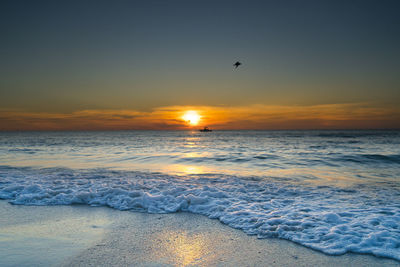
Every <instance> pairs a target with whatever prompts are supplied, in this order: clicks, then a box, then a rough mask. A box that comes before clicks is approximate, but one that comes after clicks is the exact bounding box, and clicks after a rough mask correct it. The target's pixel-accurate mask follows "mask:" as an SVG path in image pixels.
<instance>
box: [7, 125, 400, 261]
mask: <svg viewBox="0 0 400 267" xmlns="http://www.w3.org/2000/svg"><path fill="white" fill-rule="evenodd" d="M0 199H5V200H7V201H9V202H10V203H13V204H19V205H72V204H86V205H90V206H108V207H111V208H115V209H119V210H129V211H140V212H149V213H173V212H179V211H187V212H192V213H197V214H203V215H205V216H208V217H210V218H214V219H218V220H220V221H221V222H223V223H225V224H227V225H229V226H231V227H234V228H237V229H241V230H242V231H244V232H246V233H247V234H250V235H257V236H258V237H259V238H283V239H288V240H291V241H293V242H296V243H299V244H302V245H304V246H307V247H310V248H313V249H316V250H319V251H322V252H324V253H327V254H333V255H339V254H343V253H346V252H358V253H368V254H373V255H376V256H383V257H389V258H393V259H397V260H400V132H399V131H215V132H210V133H200V132H198V131H120V132H118V131H115V132H2V133H0Z"/></svg>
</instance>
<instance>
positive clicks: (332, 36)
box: [0, 0, 400, 129]
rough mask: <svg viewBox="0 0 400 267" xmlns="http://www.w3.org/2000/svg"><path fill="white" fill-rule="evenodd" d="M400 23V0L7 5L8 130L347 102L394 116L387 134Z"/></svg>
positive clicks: (397, 83) (2, 20) (2, 27)
mask: <svg viewBox="0 0 400 267" xmlns="http://www.w3.org/2000/svg"><path fill="white" fill-rule="evenodd" d="M399 14H400V1H385V0H384V1H378V0H376V1H324V0H319V1H40V0H38V1H19V0H14V1H8V0H3V1H1V2H0V36H1V42H0V58H1V60H0V110H1V111H2V112H3V115H1V114H0V121H1V120H2V119H1V118H3V122H4V123H8V124H10V125H11V124H12V120H13V119H12V118H11V117H7V116H9V115H7V114H10V112H11V111H12V112H24V114H25V115H26V116H28V115H27V114H28V113H41V114H72V113H74V112H80V111H82V110H97V111H99V110H130V111H135V112H154V110H156V109H159V108H160V107H169V106H182V107H183V106H190V107H192V108H193V107H194V109H195V107H196V106H210V107H229V108H235V107H251V106H254V105H263V106H284V107H310V106H318V105H349V104H350V105H361V106H363V107H366V108H367V109H376V108H380V109H382V108H388V110H387V111H386V113H385V112H383V113H382V114H386V115H382V116H384V117H385V116H386V117H387V116H392V117H393V118H394V120H393V122H389V123H386V124H385V125H386V126H384V128H391V127H390V125H392V126H393V128H398V127H400V125H399V123H396V120H397V118H398V117H397V116H398V115H399V113H398V110H397V109H396V107H398V106H400V49H399V47H400V15H399ZM236 60H239V61H241V62H243V65H242V66H241V67H240V68H239V69H237V70H234V69H233V66H232V64H233V63H234V62H235V61H236ZM4 112H6V113H4ZM366 115H368V114H367V113H366ZM399 118H400V117H399ZM291 119H293V118H291ZM294 119H295V118H294ZM375 119H376V118H375ZM377 120H379V118H378V119H377ZM4 123H3V124H4ZM266 123H267V122H266ZM250 125H251V124H250ZM18 127H20V128H21V127H22V126H18ZM18 127H16V128H15V127H14V128H15V129H19V128H18ZM249 127H250V128H251V126H249ZM310 127H311V128H312V126H310ZM338 127H340V126H339V125H338ZM371 127H372V126H371ZM377 127H378V126H377ZM8 128H9V129H14V128H13V127H8ZM8 128H7V127H5V126H4V125H3V127H2V128H1V127H0V129H8ZM22 128H23V127H22ZM22 128H21V129H22ZM261 128H262V127H261ZM317 128H318V127H317ZM367 128H368V127H367ZM372 128H373V127H372Z"/></svg>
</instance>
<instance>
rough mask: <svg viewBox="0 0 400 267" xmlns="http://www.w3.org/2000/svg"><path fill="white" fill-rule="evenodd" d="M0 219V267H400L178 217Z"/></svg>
mask: <svg viewBox="0 0 400 267" xmlns="http://www.w3.org/2000/svg"><path fill="white" fill-rule="evenodd" d="M0 215H1V218H2V219H0V237H1V242H0V265H1V266H17V265H18V266H28V265H29V266H38V265H47V266H48V265H52V266H126V265H135V266H160V265H162V266H188V265H189V266H312V265H314V266H382V265H385V266H400V262H398V261H396V260H392V259H387V258H380V257H375V256H372V255H365V254H354V253H346V254H344V255H341V256H329V255H326V254H323V253H322V252H318V251H315V250H312V249H309V248H306V247H304V246H302V245H298V244H295V243H294V242H291V241H287V240H282V239H274V238H271V239H257V237H256V236H248V235H246V234H245V233H244V232H242V231H240V230H237V229H233V228H231V227H229V226H227V225H224V224H222V223H221V222H219V221H218V220H213V219H210V218H208V217H205V216H202V215H197V214H192V213H185V212H179V213H169V214H149V213H138V212H130V211H119V210H114V209H111V208H107V207H89V206H85V205H82V206H81V205H73V206H16V205H11V204H9V203H8V202H7V201H5V200H2V201H0ZM10 230H12V231H10ZM11 263H12V264H11Z"/></svg>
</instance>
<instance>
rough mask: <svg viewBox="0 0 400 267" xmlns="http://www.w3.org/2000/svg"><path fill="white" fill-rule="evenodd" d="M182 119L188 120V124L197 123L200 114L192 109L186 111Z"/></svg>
mask: <svg viewBox="0 0 400 267" xmlns="http://www.w3.org/2000/svg"><path fill="white" fill-rule="evenodd" d="M182 119H183V120H184V121H186V122H188V123H189V124H190V125H197V124H198V123H199V121H200V119H201V116H200V115H199V114H198V113H197V112H196V111H194V110H189V111H186V112H185V114H184V115H183V116H182Z"/></svg>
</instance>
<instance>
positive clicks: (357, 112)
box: [0, 103, 400, 131]
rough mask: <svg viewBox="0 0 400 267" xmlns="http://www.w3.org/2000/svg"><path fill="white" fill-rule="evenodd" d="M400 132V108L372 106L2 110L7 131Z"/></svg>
mask: <svg viewBox="0 0 400 267" xmlns="http://www.w3.org/2000/svg"><path fill="white" fill-rule="evenodd" d="M200 123H201V124H202V125H207V126H209V127H211V128H212V129H216V130H241V129H245V130H249V129H250V130H251V129H262V130H287V129H297V130H299V129H385V128H386V129H400V108H398V107H377V106H371V105H369V104H368V103H349V104H327V105H311V106H284V105H281V106H279V105H269V106H268V105H249V106H231V107H224V106H166V107H158V108H154V109H153V110H151V111H139V110H95V109H93V110H78V111H74V112H71V113H46V112H26V111H17V110H1V109H0V131H2V130H3V131H4V130H187V129H188V128H190V127H194V126H196V125H199V124H200Z"/></svg>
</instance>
